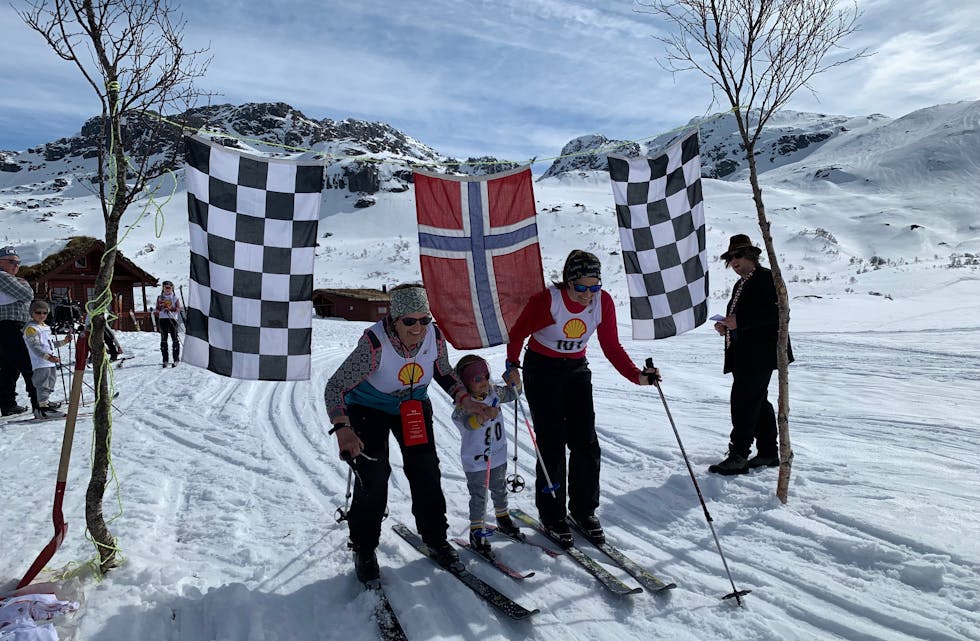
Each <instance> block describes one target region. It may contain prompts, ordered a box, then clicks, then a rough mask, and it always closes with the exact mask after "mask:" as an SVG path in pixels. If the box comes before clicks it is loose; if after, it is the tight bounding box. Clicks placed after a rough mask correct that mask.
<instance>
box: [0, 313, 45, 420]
mask: <svg viewBox="0 0 980 641" xmlns="http://www.w3.org/2000/svg"><path fill="white" fill-rule="evenodd" d="M23 331H24V323H21V322H20V321H14V320H4V321H0V408H3V409H6V408H8V407H14V406H15V405H17V377H18V376H23V377H24V386H25V387H26V388H27V395H28V396H29V397H30V398H31V407H32V408H33V409H37V389H35V387H34V381H33V380H32V379H33V376H34V368H33V367H32V366H31V355H30V354H29V353H28V352H27V345H26V344H25V343H24V334H23V333H22V332H23Z"/></svg>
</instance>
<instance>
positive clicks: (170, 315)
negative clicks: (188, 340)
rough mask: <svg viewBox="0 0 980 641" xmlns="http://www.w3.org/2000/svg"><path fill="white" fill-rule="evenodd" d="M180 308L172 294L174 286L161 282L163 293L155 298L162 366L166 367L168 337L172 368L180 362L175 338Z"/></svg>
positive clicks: (174, 295)
mask: <svg viewBox="0 0 980 641" xmlns="http://www.w3.org/2000/svg"><path fill="white" fill-rule="evenodd" d="M181 311H182V307H181V305H180V299H179V298H178V297H177V295H176V294H175V293H174V284H173V283H172V282H170V281H169V280H165V281H163V292H162V293H161V294H160V295H159V296H157V315H158V316H159V317H160V318H159V320H158V322H157V328H158V329H159V330H160V353H161V354H162V355H163V366H164V367H166V366H167V365H168V361H169V360H170V359H169V354H168V353H167V337H168V336H169V337H170V343H171V351H172V352H173V357H174V364H173V366H174V367H177V363H179V362H180V340H179V339H178V338H177V319H178V318H180V312H181Z"/></svg>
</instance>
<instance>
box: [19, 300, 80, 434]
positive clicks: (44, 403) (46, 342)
mask: <svg viewBox="0 0 980 641" xmlns="http://www.w3.org/2000/svg"><path fill="white" fill-rule="evenodd" d="M50 311H51V308H50V307H48V304H47V303H46V302H44V301H43V300H36V301H34V302H33V303H31V321H30V322H29V323H27V326H26V327H24V343H25V344H26V345H27V351H28V353H29V354H30V356H31V367H33V368H34V375H33V377H32V380H33V382H34V387H35V388H36V389H37V405H38V409H36V410H34V417H35V418H49V417H52V416H64V414H63V413H62V412H60V411H58V408H59V407H61V403H60V402H53V401H51V400H50V398H51V393H52V392H54V386H55V384H56V383H57V382H58V373H57V372H58V370H57V365H58V364H59V363H60V362H61V358H59V357H58V354H57V353H56V352H55V350H56V349H57V348H58V347H60V346H62V345H67V344H68V343H69V342H71V339H72V335H71V334H67V335H66V336H65V337H64V338H63V339H61V340H58V339H56V338H54V337H53V336H52V335H51V327H49V326H48V324H47V319H48V313H49V312H50Z"/></svg>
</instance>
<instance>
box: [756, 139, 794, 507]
mask: <svg viewBox="0 0 980 641" xmlns="http://www.w3.org/2000/svg"><path fill="white" fill-rule="evenodd" d="M753 152H754V150H753V149H747V151H746V157H747V158H748V163H749V183H750V184H751V185H752V200H754V201H755V210H756V214H757V215H758V218H759V229H760V230H761V231H762V240H763V242H765V245H766V253H767V255H768V256H769V265H770V269H771V270H772V280H773V283H774V284H775V286H776V301H777V304H778V305H779V333H778V336H777V340H776V366H777V369H778V372H779V400H778V401H777V408H776V426H777V428H778V430H779V476H778V479H777V481H776V496H777V497H779V500H780V501H782V502H783V503H786V502H787V501H788V500H789V479H790V473H791V472H792V469H793V448H792V445H791V443H790V437H789V349H788V346H789V292H788V291H787V289H786V281H785V280H783V272H782V270H781V269H780V267H779V261H778V260H777V258H776V249H775V247H774V245H773V242H772V234H770V233H769V228H770V224H769V219H768V218H767V217H766V207H765V204H764V203H763V201H762V188H761V187H760V186H759V174H758V172H757V170H756V164H755V154H754V153H753Z"/></svg>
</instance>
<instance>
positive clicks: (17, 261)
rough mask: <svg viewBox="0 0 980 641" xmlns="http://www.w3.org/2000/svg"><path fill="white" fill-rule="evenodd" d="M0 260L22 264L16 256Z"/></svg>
mask: <svg viewBox="0 0 980 641" xmlns="http://www.w3.org/2000/svg"><path fill="white" fill-rule="evenodd" d="M0 260H3V261H5V262H8V263H12V264H14V265H20V261H19V260H16V259H14V258H3V259H0Z"/></svg>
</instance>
